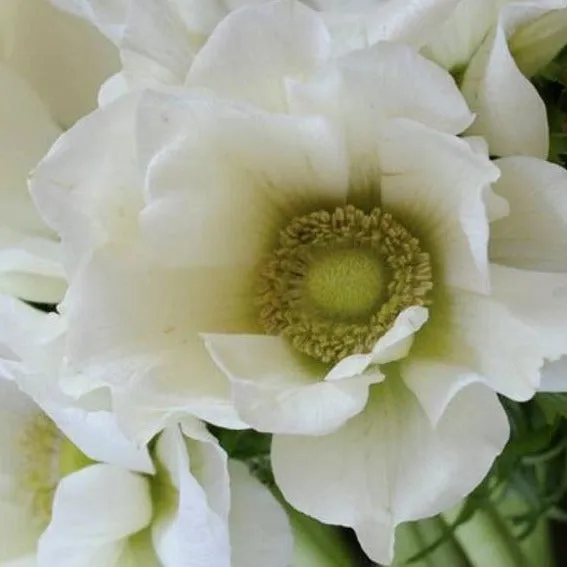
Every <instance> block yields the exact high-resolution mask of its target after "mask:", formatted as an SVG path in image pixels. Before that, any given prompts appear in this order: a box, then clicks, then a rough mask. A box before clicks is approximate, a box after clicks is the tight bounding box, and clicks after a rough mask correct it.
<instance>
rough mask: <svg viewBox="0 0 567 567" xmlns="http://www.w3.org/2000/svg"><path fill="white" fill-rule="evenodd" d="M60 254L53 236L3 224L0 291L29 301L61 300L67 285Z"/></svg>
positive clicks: (48, 301) (0, 248) (0, 252)
mask: <svg viewBox="0 0 567 567" xmlns="http://www.w3.org/2000/svg"><path fill="white" fill-rule="evenodd" d="M29 206H30V207H32V206H33V205H32V204H31V202H30V204H29ZM59 256H60V248H59V245H58V243H57V242H55V240H54V239H53V238H49V237H47V238H45V237H41V236H31V235H30V234H26V232H25V231H22V232H18V231H14V230H11V229H10V228H9V227H7V226H3V227H0V292H2V293H8V294H10V295H14V296H17V297H21V298H22V299H25V300H28V301H35V302H39V303H58V302H59V301H60V300H61V299H62V297H63V295H64V293H65V289H66V282H65V275H64V271H63V266H62V263H61V259H60V257H59Z"/></svg>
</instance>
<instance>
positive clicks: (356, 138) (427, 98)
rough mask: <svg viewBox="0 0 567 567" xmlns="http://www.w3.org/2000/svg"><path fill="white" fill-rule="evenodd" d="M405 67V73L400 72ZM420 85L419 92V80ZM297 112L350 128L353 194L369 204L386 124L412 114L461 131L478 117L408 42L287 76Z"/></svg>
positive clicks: (450, 82) (381, 45)
mask: <svg viewBox="0 0 567 567" xmlns="http://www.w3.org/2000/svg"><path fill="white" fill-rule="evenodd" d="M400 69H404V70H405V71H404V73H400V71H399V70H400ZM414 81H417V82H419V84H420V89H419V90H418V91H416V89H415V88H414V85H415V82H414ZM287 89H288V97H289V104H290V109H291V111H292V112H294V113H304V114H320V113H323V114H325V116H329V117H331V118H332V119H333V120H334V121H335V122H337V123H338V124H339V125H340V126H341V128H342V129H343V130H344V131H345V134H346V140H347V144H348V150H349V155H350V159H351V180H350V185H351V187H350V193H351V195H350V197H351V201H352V199H353V198H354V199H355V200H356V202H357V204H358V201H361V202H360V203H359V204H360V205H361V206H363V207H367V206H368V203H369V202H370V203H372V202H374V201H375V199H376V193H377V192H378V191H377V183H378V182H377V180H378V179H379V178H380V175H381V173H382V172H381V171H380V167H379V166H380V160H379V158H378V157H377V156H379V154H380V151H381V146H380V143H381V141H382V138H381V136H380V131H381V123H382V122H383V121H384V120H386V119H390V118H398V117H403V118H408V119H412V120H415V121H416V122H421V123H423V124H426V125H428V126H431V127H432V128H434V129H436V130H441V131H443V132H448V133H451V134H457V133H459V132H462V131H463V130H464V129H465V128H467V126H469V125H470V124H471V122H472V120H473V115H472V114H471V113H470V111H469V109H468V108H467V105H466V103H465V101H464V99H463V97H462V95H461V94H460V92H459V90H458V88H457V86H456V85H455V82H454V81H453V79H452V78H451V76H450V75H449V74H448V73H445V72H444V71H443V70H442V69H440V68H439V67H438V66H437V65H435V64H433V63H431V62H430V61H427V60H426V59H425V58H423V57H422V56H420V55H419V54H417V53H416V52H415V50H413V49H412V48H410V47H409V46H405V45H401V44H395V43H388V42H380V43H378V44H377V45H375V46H373V47H371V48H369V49H364V50H360V51H355V52H353V53H351V54H349V55H347V56H345V57H342V58H340V59H338V60H337V61H336V62H333V63H331V64H329V65H327V66H326V67H323V68H321V69H320V70H319V71H317V72H316V73H314V74H313V75H312V76H311V77H301V78H298V79H288V81H287Z"/></svg>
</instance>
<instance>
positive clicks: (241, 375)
mask: <svg viewBox="0 0 567 567" xmlns="http://www.w3.org/2000/svg"><path fill="white" fill-rule="evenodd" d="M204 339H205V344H206V346H207V349H208V351H209V353H210V354H211V357H212V358H213V360H214V361H215V363H216V364H217V365H218V366H219V367H220V368H221V369H222V370H223V372H224V373H225V374H226V375H227V376H228V378H229V379H230V381H231V384H232V395H233V399H234V403H235V405H236V408H237V410H238V412H239V414H240V416H241V417H242V419H243V420H244V421H246V422H247V423H249V424H250V425H251V426H252V427H254V428H255V429H257V430H259V431H268V432H270V433H298V434H307V435H321V434H324V433H328V432H329V431H332V430H334V429H336V428H337V427H339V426H340V425H342V424H343V423H344V422H345V421H346V420H347V419H349V418H351V417H352V416H353V415H356V414H357V413H359V412H360V411H361V410H362V409H363V408H364V406H365V404H366V401H367V398H368V387H369V385H370V384H373V383H375V382H379V381H381V380H382V375H381V374H380V373H379V372H378V371H376V370H373V371H371V372H370V371H369V372H367V373H364V374H354V375H353V373H349V374H348V375H346V373H345V374H344V375H342V376H341V378H340V379H338V378H337V377H329V379H327V380H324V378H325V374H326V373H327V370H328V369H327V368H326V366H325V365H322V364H319V363H317V362H316V361H314V360H312V359H308V358H307V357H306V356H304V355H300V354H298V353H297V352H295V351H294V350H293V348H292V347H291V346H290V345H288V344H287V342H286V341H285V340H284V339H281V338H279V337H272V336H267V335H206V336H205V337H204ZM367 365H368V363H367V362H365V363H364V365H363V366H367ZM329 375H330V376H332V370H331V371H330V373H329Z"/></svg>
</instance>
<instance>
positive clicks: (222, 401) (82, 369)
mask: <svg viewBox="0 0 567 567" xmlns="http://www.w3.org/2000/svg"><path fill="white" fill-rule="evenodd" d="M193 275H194V274H193V272H192V271H187V270H176V269H167V268H164V267H162V266H156V265H155V264H152V262H151V261H150V260H149V259H148V258H147V256H145V255H144V253H143V251H141V250H140V249H138V248H130V247H126V248H122V249H121V248H120V247H115V248H108V249H103V250H101V251H100V252H98V253H97V254H95V255H94V257H93V260H92V262H91V263H90V264H89V265H88V266H87V268H86V269H85V270H83V271H81V273H80V277H77V278H76V279H75V281H74V282H73V285H72V286H71V288H70V290H69V294H68V296H67V298H66V304H65V308H66V314H67V317H68V319H69V331H68V335H67V345H68V351H67V362H66V366H67V373H66V374H67V376H68V378H67V379H66V383H65V389H66V390H67V391H69V392H70V390H69V388H76V384H74V383H75V377H74V376H75V375H76V374H81V375H82V376H83V377H84V379H86V380H83V382H84V384H85V387H86V388H87V391H88V389H90V390H92V389H95V388H97V387H100V385H101V384H106V385H108V386H109V387H110V388H111V390H112V393H113V398H114V401H115V402H116V403H119V406H120V407H119V408H118V407H117V408H116V410H117V411H118V413H119V419H120V423H121V426H122V427H124V428H125V429H126V430H127V432H128V434H129V435H131V436H134V437H136V439H140V437H139V435H141V436H142V437H143V435H142V431H141V430H142V429H146V428H148V429H149V430H151V429H152V428H153V427H154V425H155V422H158V423H160V422H161V421H162V420H164V419H165V418H167V416H168V415H171V414H174V413H178V412H180V411H185V412H190V413H194V414H195V415H198V416H199V417H201V418H203V419H207V420H210V421H212V422H214V423H217V424H218V425H221V426H226V425H228V424H229V423H232V424H233V425H234V426H237V427H238V426H240V424H241V422H240V421H239V420H236V419H235V418H236V416H235V414H234V410H233V409H232V408H231V405H230V403H229V399H228V398H229V384H228V381H227V380H226V378H225V377H224V376H223V375H222V373H221V372H220V371H219V370H218V369H217V368H216V367H215V365H214V364H213V363H212V362H211V361H210V359H209V357H208V355H207V353H206V351H205V348H204V347H203V346H202V344H201V341H200V339H199V337H198V335H197V333H198V331H200V330H205V331H206V330H213V331H214V330H217V329H219V328H224V329H228V330H242V325H243V321H244V324H246V318H245V316H246V314H247V313H248V311H247V310H248V309H249V306H248V304H244V306H243V307H241V305H243V303H242V301H240V298H239V297H238V296H237V295H238V294H235V295H236V297H233V296H232V295H230V294H227V293H226V288H225V289H224V290H223V289H222V286H226V285H227V282H228V281H229V274H227V273H225V272H223V271H222V270H214V269H212V271H211V270H209V271H206V270H203V273H201V274H200V275H201V278H203V279H198V278H197V279H196V280H195V278H193ZM195 275H197V274H195ZM205 277H209V278H211V280H210V281H209V283H208V284H204V283H203V280H204V279H205ZM207 285H208V287H207ZM189 299H191V301H188V300H189ZM243 309H244V315H243ZM89 383H90V388H89V387H88V384H89ZM70 393H71V392H70ZM83 393H85V391H75V392H74V395H75V396H77V395H80V394H83Z"/></svg>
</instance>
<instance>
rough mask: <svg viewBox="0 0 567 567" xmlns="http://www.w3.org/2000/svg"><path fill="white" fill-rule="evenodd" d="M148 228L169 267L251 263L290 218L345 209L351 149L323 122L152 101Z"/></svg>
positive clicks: (146, 112)
mask: <svg viewBox="0 0 567 567" xmlns="http://www.w3.org/2000/svg"><path fill="white" fill-rule="evenodd" d="M140 120H141V122H140V127H139V130H138V137H139V151H138V153H139V155H140V156H141V159H142V160H143V161H144V162H145V163H147V173H146V179H145V185H146V187H145V191H146V193H147V199H148V204H147V206H146V209H145V210H144V211H143V213H142V218H141V222H142V227H143V230H144V234H145V235H146V238H147V239H148V241H149V242H150V243H151V244H152V245H153V246H154V248H155V249H156V251H157V255H158V256H159V257H160V258H162V259H163V261H169V262H171V263H174V264H177V265H179V264H185V265H196V266H207V265H223V264H224V265H252V264H256V263H257V262H258V261H259V259H260V258H261V257H262V255H263V254H266V253H267V252H268V251H269V250H270V249H271V247H273V242H274V238H277V234H278V231H279V230H280V229H282V228H283V227H284V226H285V224H286V223H287V222H288V221H289V219H290V218H291V217H294V216H296V215H298V214H305V213H306V212H311V211H312V210H313V209H320V208H325V207H329V208H330V207H335V206H340V205H343V204H344V202H345V200H346V194H347V189H348V166H347V155H346V151H345V148H344V142H343V139H342V137H341V136H340V134H339V133H338V132H337V131H336V129H335V128H334V127H333V126H332V125H331V124H329V122H328V121H327V120H325V119H324V118H322V117H315V116H310V117H293V116H284V115H273V114H268V113H264V112H261V111H259V110H258V109H253V108H249V107H237V106H233V105H229V104H224V103H219V102H218V101H217V102H215V101H211V100H210V99H198V98H188V97H172V96H167V95H165V96H164V95H157V94H154V95H152V94H148V95H146V96H145V97H144V99H143V104H142V108H141V111H140Z"/></svg>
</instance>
